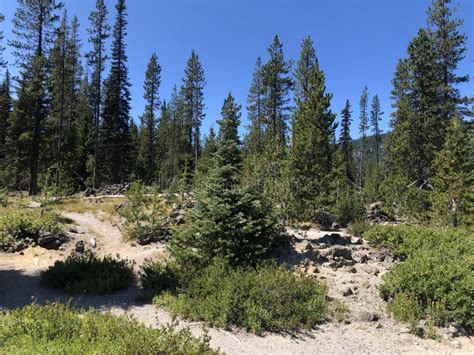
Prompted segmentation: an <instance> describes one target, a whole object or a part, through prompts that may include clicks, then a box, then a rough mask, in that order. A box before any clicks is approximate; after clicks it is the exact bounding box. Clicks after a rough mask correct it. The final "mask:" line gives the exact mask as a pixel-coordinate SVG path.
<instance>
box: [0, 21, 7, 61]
mask: <svg viewBox="0 0 474 355" xmlns="http://www.w3.org/2000/svg"><path fill="white" fill-rule="evenodd" d="M3 21H5V16H4V15H3V14H2V13H0V24H1V23H2V22H3ZM3 38H4V36H3V31H0V68H3V67H5V66H6V63H5V60H4V59H3V51H4V50H5V47H3V46H2V42H3Z"/></svg>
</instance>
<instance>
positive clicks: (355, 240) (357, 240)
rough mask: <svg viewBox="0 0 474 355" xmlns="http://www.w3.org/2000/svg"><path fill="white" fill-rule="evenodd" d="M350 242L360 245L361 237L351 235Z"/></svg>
mask: <svg viewBox="0 0 474 355" xmlns="http://www.w3.org/2000/svg"><path fill="white" fill-rule="evenodd" d="M351 242H352V244H355V245H360V244H362V243H363V239H362V238H361V237H353V238H351Z"/></svg>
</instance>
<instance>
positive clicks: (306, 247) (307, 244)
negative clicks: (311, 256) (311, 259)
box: [303, 241, 314, 252]
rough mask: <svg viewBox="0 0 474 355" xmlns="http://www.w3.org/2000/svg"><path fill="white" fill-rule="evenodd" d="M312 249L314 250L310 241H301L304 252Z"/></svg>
mask: <svg viewBox="0 0 474 355" xmlns="http://www.w3.org/2000/svg"><path fill="white" fill-rule="evenodd" d="M313 250H314V247H313V245H312V244H311V243H310V242H308V241H305V242H303V251H305V252H306V251H313Z"/></svg>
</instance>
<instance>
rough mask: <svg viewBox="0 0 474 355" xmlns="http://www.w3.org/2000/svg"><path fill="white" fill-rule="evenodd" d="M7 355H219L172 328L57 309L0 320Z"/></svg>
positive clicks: (22, 311)
mask: <svg viewBox="0 0 474 355" xmlns="http://www.w3.org/2000/svg"><path fill="white" fill-rule="evenodd" d="M0 353H2V354H3V353H5V354H46V353H47V354H217V353H218V352H217V351H215V350H213V349H211V348H210V346H209V338H208V337H207V336H205V337H203V338H195V337H193V336H192V335H191V333H190V332H189V330H186V329H183V330H178V329H177V328H176V326H175V325H169V326H166V327H162V328H159V329H152V328H148V327H146V326H145V325H143V324H141V323H139V322H138V321H137V320H135V319H133V318H131V317H125V316H122V317H116V316H113V315H111V314H108V313H106V314H102V313H99V312H98V311H95V310H92V309H90V310H87V311H84V310H73V309H71V308H70V307H69V306H67V305H63V304H60V303H53V304H48V305H45V306H39V305H29V306H26V307H23V308H19V309H15V310H13V311H11V312H9V313H7V314H3V315H2V314H0Z"/></svg>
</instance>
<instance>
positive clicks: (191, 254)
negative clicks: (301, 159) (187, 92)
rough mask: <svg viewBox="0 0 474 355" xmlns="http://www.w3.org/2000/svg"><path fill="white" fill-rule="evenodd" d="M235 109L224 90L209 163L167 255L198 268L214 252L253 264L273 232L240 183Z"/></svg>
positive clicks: (267, 247) (235, 262)
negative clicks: (205, 178)
mask: <svg viewBox="0 0 474 355" xmlns="http://www.w3.org/2000/svg"><path fill="white" fill-rule="evenodd" d="M239 110H240V107H239V106H238V105H237V104H236V103H235V100H234V98H233V97H232V96H231V95H230V94H229V96H228V97H227V98H226V99H225V102H224V105H223V107H222V120H220V121H218V123H219V126H220V130H219V136H218V143H217V152H216V153H215V158H214V159H215V165H214V167H213V168H212V170H211V172H210V176H209V180H208V183H207V184H206V186H205V187H203V188H202V189H200V190H199V191H197V198H196V204H195V206H194V207H193V209H192V210H190V211H189V213H188V214H187V215H186V223H185V224H184V225H183V226H181V227H180V228H179V229H178V231H177V233H176V235H175V238H174V239H173V241H172V246H171V252H172V255H173V256H174V257H175V258H176V260H177V261H178V263H179V264H180V265H182V266H183V267H186V268H190V267H202V266H205V265H207V264H209V263H210V262H212V259H213V258H216V257H220V258H224V259H226V260H228V261H229V262H230V263H231V264H233V265H243V264H249V263H255V262H257V261H258V259H259V258H260V257H262V256H263V255H264V254H265V253H266V252H268V251H269V250H270V247H271V244H272V242H273V240H274V238H275V236H276V235H277V234H278V232H279V230H278V229H277V228H276V226H275V224H274V223H273V221H272V219H271V218H269V216H268V214H267V213H266V210H265V209H264V208H263V207H262V205H261V203H260V202H259V200H258V199H256V198H255V197H254V195H253V194H251V193H249V192H248V191H246V190H245V189H243V188H242V187H241V186H240V178H239V175H240V165H241V159H242V158H241V153H240V149H239V145H240V142H239V138H238V132H237V130H238V126H239V123H240V112H239Z"/></svg>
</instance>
